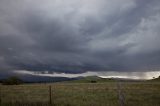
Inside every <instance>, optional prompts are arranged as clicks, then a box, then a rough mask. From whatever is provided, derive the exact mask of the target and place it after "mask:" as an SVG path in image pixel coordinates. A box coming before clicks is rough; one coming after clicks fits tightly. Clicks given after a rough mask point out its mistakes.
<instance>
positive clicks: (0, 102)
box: [0, 85, 2, 106]
mask: <svg viewBox="0 0 160 106" xmlns="http://www.w3.org/2000/svg"><path fill="white" fill-rule="evenodd" d="M1 90H2V86H1V85H0V106H1V105H2V98H1V97H2V96H1V95H2V91H1Z"/></svg>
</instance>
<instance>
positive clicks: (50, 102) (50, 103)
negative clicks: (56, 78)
mask: <svg viewBox="0 0 160 106" xmlns="http://www.w3.org/2000/svg"><path fill="white" fill-rule="evenodd" d="M49 105H50V106H52V86H51V85H49Z"/></svg>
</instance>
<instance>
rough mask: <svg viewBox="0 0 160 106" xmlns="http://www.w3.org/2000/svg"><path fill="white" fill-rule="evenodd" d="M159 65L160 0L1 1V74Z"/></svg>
mask: <svg viewBox="0 0 160 106" xmlns="http://www.w3.org/2000/svg"><path fill="white" fill-rule="evenodd" d="M159 69H160V1H159V0H0V74H2V73H5V72H12V71H13V70H28V71H46V70H47V71H53V72H58V73H84V72H87V71H93V72H101V71H116V72H119V71H129V72H135V71H138V72H139V71H153V70H157V71H159Z"/></svg>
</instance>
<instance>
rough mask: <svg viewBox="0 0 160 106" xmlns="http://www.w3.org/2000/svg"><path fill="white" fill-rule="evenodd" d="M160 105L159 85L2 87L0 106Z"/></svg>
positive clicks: (78, 84)
mask: <svg viewBox="0 0 160 106" xmlns="http://www.w3.org/2000/svg"><path fill="white" fill-rule="evenodd" d="M49 85H51V86H52V106H120V105H122V104H121V103H120V102H121V100H120V96H119V92H118V89H120V94H123V95H124V102H125V104H123V105H125V106H160V82H121V83H120V88H118V87H117V85H118V83H117V82H115V81H112V82H97V83H78V82H72V83H67V82H65V83H54V84H30V85H17V86H4V85H3V86H1V106H50V104H49Z"/></svg>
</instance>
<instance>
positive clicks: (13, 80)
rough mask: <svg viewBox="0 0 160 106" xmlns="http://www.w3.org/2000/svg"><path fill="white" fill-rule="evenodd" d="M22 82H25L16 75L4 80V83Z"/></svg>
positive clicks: (14, 83) (15, 83)
mask: <svg viewBox="0 0 160 106" xmlns="http://www.w3.org/2000/svg"><path fill="white" fill-rule="evenodd" d="M22 83H23V81H22V80H21V79H20V78H18V77H16V76H13V77H9V78H7V79H4V80H2V84H3V85H19V84H22Z"/></svg>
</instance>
